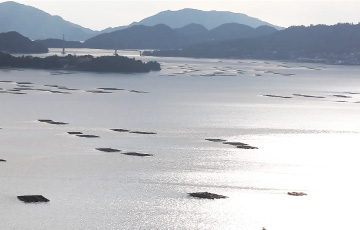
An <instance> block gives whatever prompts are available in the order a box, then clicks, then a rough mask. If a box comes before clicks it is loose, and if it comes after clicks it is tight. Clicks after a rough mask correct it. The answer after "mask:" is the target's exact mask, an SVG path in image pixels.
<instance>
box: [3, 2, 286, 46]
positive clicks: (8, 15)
mask: <svg viewBox="0 0 360 230" xmlns="http://www.w3.org/2000/svg"><path fill="white" fill-rule="evenodd" d="M99 20H103V19H99ZM191 23H196V24H199V25H202V26H204V27H205V28H207V29H213V28H215V27H218V26H220V25H222V24H225V23H239V24H244V25H248V26H250V27H253V28H256V27H258V26H262V25H268V26H271V27H274V28H278V29H279V28H280V27H277V26H274V25H271V24H269V23H267V22H263V21H261V20H259V19H256V18H252V17H249V16H246V15H245V14H240V13H232V12H218V11H201V10H194V9H183V10H179V11H164V12H160V13H158V14H156V15H154V16H151V17H148V18H145V19H143V20H142V21H140V22H135V23H132V24H131V25H129V26H133V25H147V26H155V25H157V24H165V25H167V26H169V27H171V28H172V29H175V28H181V27H184V26H186V25H188V24H191ZM129 26H120V27H116V28H108V29H105V30H103V31H94V30H91V29H88V28H84V27H82V26H80V25H76V24H74V23H71V22H68V21H65V20H64V19H62V18H61V17H59V16H52V15H50V14H48V13H46V12H44V11H42V10H39V9H37V8H34V7H31V6H27V5H23V4H19V3H16V2H12V1H9V2H4V3H0V32H9V31H17V32H19V33H20V34H22V35H24V36H26V37H28V38H30V39H32V40H38V39H47V38H62V35H63V34H65V37H66V39H67V40H74V41H85V40H87V39H89V38H91V37H94V36H96V35H99V34H102V33H105V32H112V31H116V30H119V29H124V28H127V27H129Z"/></svg>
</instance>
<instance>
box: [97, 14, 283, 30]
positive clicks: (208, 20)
mask: <svg viewBox="0 0 360 230" xmlns="http://www.w3.org/2000/svg"><path fill="white" fill-rule="evenodd" d="M192 23H195V24H199V25H202V26H204V27H205V28H207V29H210V30H211V29H214V28H216V27H218V26H220V25H222V24H226V23H239V24H244V25H248V26H251V27H253V28H256V27H259V26H263V25H267V26H271V27H274V28H276V29H283V28H282V27H278V26H275V25H272V24H270V23H267V22H264V21H261V20H259V19H257V18H253V17H249V16H247V15H245V14H241V13H233V12H228V11H202V10H196V9H182V10H177V11H171V10H167V11H162V12H160V13H158V14H156V15H153V16H151V17H147V18H145V19H143V20H141V21H140V22H134V23H132V24H131V25H129V26H133V25H146V26H154V25H157V24H165V25H167V26H169V27H171V28H173V29H174V28H181V27H184V26H186V25H189V24H192ZM119 29H123V27H115V28H108V29H106V30H104V31H102V32H112V31H116V30H119Z"/></svg>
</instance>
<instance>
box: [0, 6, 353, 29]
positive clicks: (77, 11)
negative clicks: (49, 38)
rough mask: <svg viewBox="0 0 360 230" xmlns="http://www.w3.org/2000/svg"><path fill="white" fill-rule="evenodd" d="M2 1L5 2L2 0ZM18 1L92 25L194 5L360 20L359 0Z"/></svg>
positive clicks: (303, 18) (283, 20)
mask: <svg viewBox="0 0 360 230" xmlns="http://www.w3.org/2000/svg"><path fill="white" fill-rule="evenodd" d="M0 2H5V1H2V0H0ZM16 2H18V3H22V4H26V5H30V6H34V7H36V8H38V9H41V10H43V11H45V12H47V13H50V14H52V15H59V16H61V17H62V18H64V19H65V20H67V21H70V22H73V23H75V24H78V25H81V26H84V27H87V28H90V29H93V30H101V29H105V28H107V27H116V26H121V25H128V24H130V23H131V22H134V21H140V20H141V19H143V18H146V17H149V16H152V15H154V14H156V13H158V12H160V11H164V10H179V9H183V8H194V9H200V10H218V11H232V12H236V13H244V14H247V15H248V16H251V17H255V18H259V19H261V20H263V21H266V22H269V23H271V24H274V25H278V26H283V27H288V26H291V25H310V24H329V25H332V24H336V23H338V22H349V23H356V24H357V23H359V22H360V0H357V1H323V0H317V1H309V0H295V1H294V0H283V1H273V0H263V1H256V0H255V1H246V0H236V1H234V0H219V1H205V0H194V1H180V0H160V1H152V0H132V1H128V0H117V1H96V0H90V1H89V0H82V1H79V0H77V1H73V0H64V1H53V0H41V1H32V0H19V1H16Z"/></svg>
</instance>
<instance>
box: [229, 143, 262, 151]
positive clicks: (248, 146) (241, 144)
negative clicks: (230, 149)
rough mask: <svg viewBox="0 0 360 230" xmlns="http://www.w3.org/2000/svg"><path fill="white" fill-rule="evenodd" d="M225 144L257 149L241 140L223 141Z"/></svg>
mask: <svg viewBox="0 0 360 230" xmlns="http://www.w3.org/2000/svg"><path fill="white" fill-rule="evenodd" d="M223 144H225V145H233V146H236V148H239V149H258V148H257V147H254V146H250V145H248V144H245V143H242V142H223Z"/></svg>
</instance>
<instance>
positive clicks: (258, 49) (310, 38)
mask: <svg viewBox="0 0 360 230" xmlns="http://www.w3.org/2000/svg"><path fill="white" fill-rule="evenodd" d="M359 37H360V24H357V25H354V24H336V25H332V26H327V25H316V26H309V27H305V26H293V27H290V28H287V29H284V30H281V31H277V32H275V33H272V34H269V35H266V36H262V37H256V38H241V39H235V40H229V41H217V42H207V43H202V44H197V45H193V46H190V47H187V48H184V49H181V50H180V49H177V50H160V51H154V52H146V53H144V55H153V56H181V57H197V58H248V59H274V60H307V61H309V60H312V61H319V62H320V61H321V60H325V61H324V62H327V63H329V64H336V63H349V64H359V61H360V40H359V39H358V38H359Z"/></svg>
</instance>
